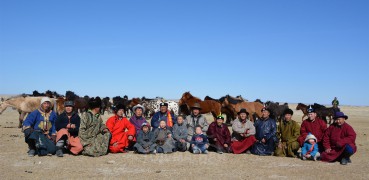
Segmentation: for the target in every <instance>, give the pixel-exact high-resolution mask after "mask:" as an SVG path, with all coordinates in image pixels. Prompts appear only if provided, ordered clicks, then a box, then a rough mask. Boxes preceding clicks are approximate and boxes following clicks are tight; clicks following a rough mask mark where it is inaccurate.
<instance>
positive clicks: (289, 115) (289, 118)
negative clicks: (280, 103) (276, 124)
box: [284, 114, 292, 121]
mask: <svg viewBox="0 0 369 180" xmlns="http://www.w3.org/2000/svg"><path fill="white" fill-rule="evenodd" d="M284 119H285V120H286V121H290V120H291V119H292V115H291V114H285V115H284Z"/></svg>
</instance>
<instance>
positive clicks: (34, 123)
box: [23, 109, 56, 136]
mask: <svg viewBox="0 0 369 180" xmlns="http://www.w3.org/2000/svg"><path fill="white" fill-rule="evenodd" d="M43 121H44V117H43V116H42V115H41V112H40V110H38V109H37V110H34V111H33V112H31V113H30V114H29V115H28V116H27V118H26V120H24V122H23V126H24V127H31V128H33V129H34V130H42V129H41V128H40V127H39V125H40V123H41V122H43ZM49 121H50V123H51V127H48V130H49V135H50V136H51V135H53V134H56V129H55V121H56V114H55V112H54V111H51V112H50V116H49ZM40 126H42V125H40Z"/></svg>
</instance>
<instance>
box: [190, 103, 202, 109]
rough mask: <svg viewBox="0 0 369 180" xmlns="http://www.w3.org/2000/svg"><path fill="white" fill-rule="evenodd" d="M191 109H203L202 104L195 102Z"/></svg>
mask: <svg viewBox="0 0 369 180" xmlns="http://www.w3.org/2000/svg"><path fill="white" fill-rule="evenodd" d="M191 109H199V110H201V106H200V104H199V103H195V104H193V106H192V107H191Z"/></svg>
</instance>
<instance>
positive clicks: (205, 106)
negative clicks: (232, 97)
mask: <svg viewBox="0 0 369 180" xmlns="http://www.w3.org/2000/svg"><path fill="white" fill-rule="evenodd" d="M195 103H199V104H200V106H201V111H200V113H201V114H206V113H211V114H212V115H213V116H214V119H216V117H217V116H218V115H220V114H221V107H222V106H221V104H220V103H219V102H216V101H214V100H205V101H202V100H201V99H200V98H198V97H194V96H192V94H191V93H190V92H185V93H183V95H182V97H181V99H180V100H179V103H178V105H179V107H181V108H182V106H183V105H186V106H187V110H189V109H191V107H192V106H193V105H194V104H195Z"/></svg>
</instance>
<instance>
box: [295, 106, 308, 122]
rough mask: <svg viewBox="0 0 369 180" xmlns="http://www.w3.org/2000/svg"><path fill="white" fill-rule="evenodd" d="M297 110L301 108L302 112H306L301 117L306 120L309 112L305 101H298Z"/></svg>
mask: <svg viewBox="0 0 369 180" xmlns="http://www.w3.org/2000/svg"><path fill="white" fill-rule="evenodd" d="M296 110H301V111H302V113H303V114H304V115H303V116H302V118H301V121H304V118H305V117H306V116H307V115H308V114H309V113H308V111H307V110H308V106H307V105H305V104H303V103H298V104H297V106H296Z"/></svg>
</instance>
